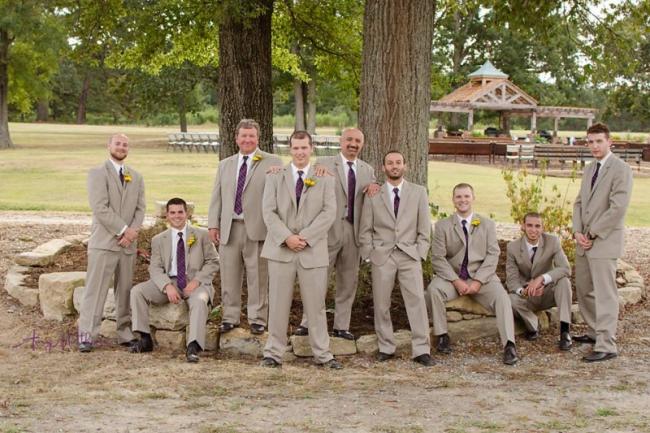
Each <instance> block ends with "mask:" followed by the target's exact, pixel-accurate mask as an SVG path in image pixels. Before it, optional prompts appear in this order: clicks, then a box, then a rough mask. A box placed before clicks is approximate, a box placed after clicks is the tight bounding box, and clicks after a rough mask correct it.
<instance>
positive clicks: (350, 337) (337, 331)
mask: <svg viewBox="0 0 650 433" xmlns="http://www.w3.org/2000/svg"><path fill="white" fill-rule="evenodd" d="M332 335H333V336H334V337H338V338H344V339H346V340H351V341H354V334H352V333H351V332H350V331H343V330H340V329H333V330H332Z"/></svg>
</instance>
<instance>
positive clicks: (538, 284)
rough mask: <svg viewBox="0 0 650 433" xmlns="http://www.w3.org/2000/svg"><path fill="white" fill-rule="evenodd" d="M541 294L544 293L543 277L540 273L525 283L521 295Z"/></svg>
mask: <svg viewBox="0 0 650 433" xmlns="http://www.w3.org/2000/svg"><path fill="white" fill-rule="evenodd" d="M543 294H544V277H543V276H542V275H540V276H539V277H537V278H534V279H532V280H530V281H529V282H528V283H527V284H526V286H525V287H524V290H523V292H522V295H523V296H524V297H529V296H542V295H543Z"/></svg>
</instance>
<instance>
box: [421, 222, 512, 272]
mask: <svg viewBox="0 0 650 433" xmlns="http://www.w3.org/2000/svg"><path fill="white" fill-rule="evenodd" d="M472 219H478V220H479V221H480V224H479V225H478V226H471V227H469V231H470V236H469V250H468V259H469V261H468V264H467V270H468V271H469V276H470V278H472V279H474V280H477V281H479V282H481V283H482V284H486V283H487V282H489V281H491V280H494V279H496V280H498V277H497V276H496V270H497V264H498V263H499V253H500V250H499V243H498V241H497V238H496V227H495V225H494V222H493V221H492V220H490V219H488V218H485V217H483V216H481V215H478V214H474V215H473V216H472ZM431 253H432V255H433V257H432V259H431V261H432V264H433V270H434V272H435V274H436V276H438V277H440V278H442V279H444V280H447V281H454V280H457V279H458V278H459V276H458V274H459V273H460V266H461V265H462V263H463V258H464V256H465V234H464V233H463V227H462V225H461V224H460V221H459V220H458V217H457V216H456V214H453V215H451V216H449V217H447V218H444V219H442V220H440V221H438V222H437V223H436V227H435V233H434V235H433V243H432V246H431Z"/></svg>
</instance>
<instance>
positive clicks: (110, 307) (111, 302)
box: [72, 286, 115, 320]
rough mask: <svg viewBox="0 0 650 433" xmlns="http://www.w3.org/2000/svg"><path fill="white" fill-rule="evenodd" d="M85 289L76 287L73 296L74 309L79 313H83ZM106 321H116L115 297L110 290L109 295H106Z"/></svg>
mask: <svg viewBox="0 0 650 433" xmlns="http://www.w3.org/2000/svg"><path fill="white" fill-rule="evenodd" d="M84 290H85V287H83V286H82V287H76V288H75V289H74V293H73V295H72V302H73V304H74V309H75V310H77V313H78V312H80V311H81V300H82V299H83V292H84ZM103 318H104V319H109V320H115V295H114V294H113V289H112V288H110V289H108V294H107V295H106V303H105V304H104V314H103Z"/></svg>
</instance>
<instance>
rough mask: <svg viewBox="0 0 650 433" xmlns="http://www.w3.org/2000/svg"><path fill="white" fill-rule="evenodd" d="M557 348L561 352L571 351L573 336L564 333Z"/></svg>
mask: <svg viewBox="0 0 650 433" xmlns="http://www.w3.org/2000/svg"><path fill="white" fill-rule="evenodd" d="M557 346H558V347H559V348H560V350H571V347H572V346H573V342H572V341H571V334H569V333H568V332H563V333H562V334H560V341H558V342H557Z"/></svg>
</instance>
